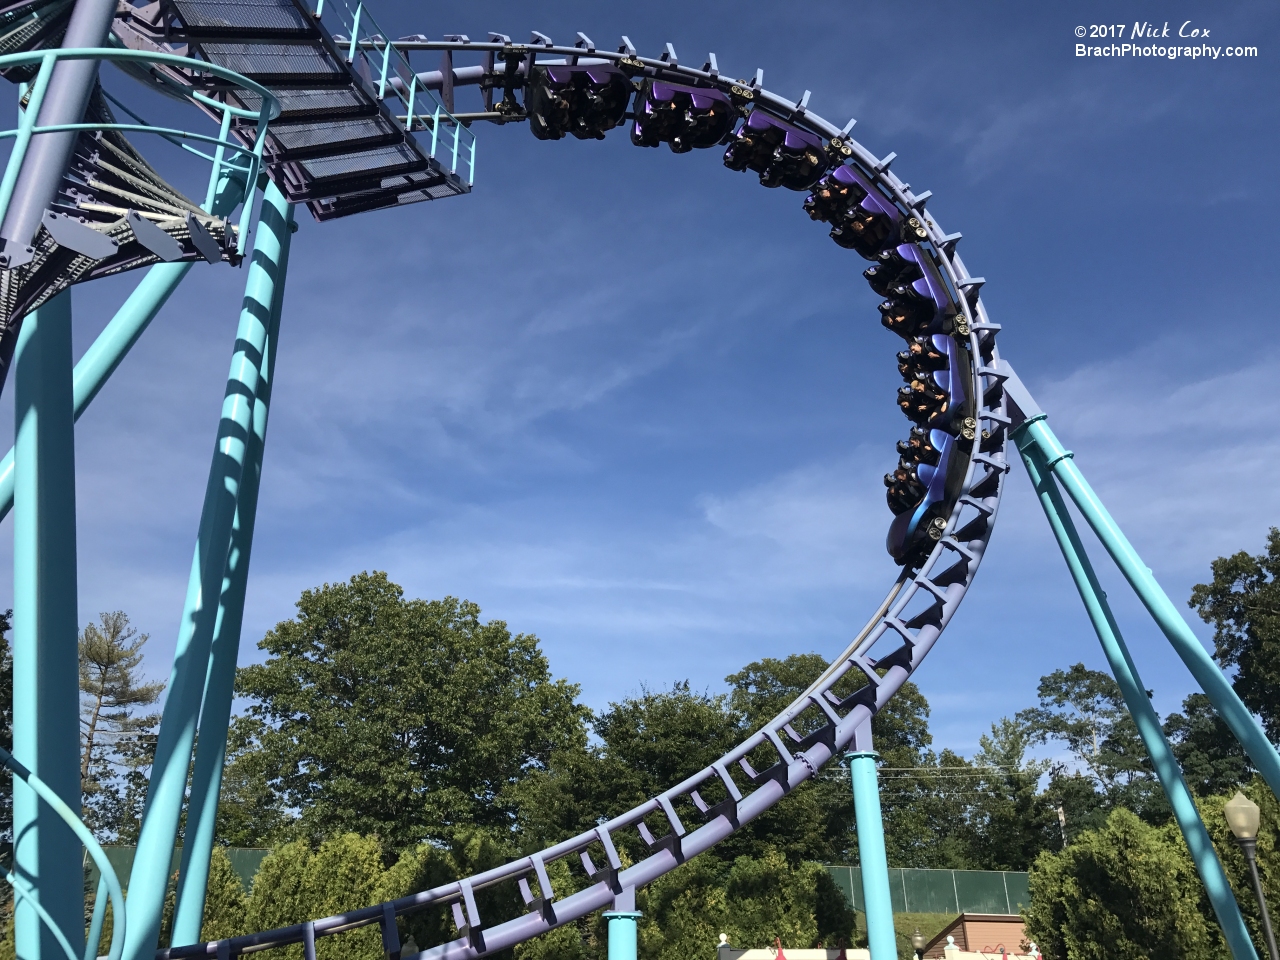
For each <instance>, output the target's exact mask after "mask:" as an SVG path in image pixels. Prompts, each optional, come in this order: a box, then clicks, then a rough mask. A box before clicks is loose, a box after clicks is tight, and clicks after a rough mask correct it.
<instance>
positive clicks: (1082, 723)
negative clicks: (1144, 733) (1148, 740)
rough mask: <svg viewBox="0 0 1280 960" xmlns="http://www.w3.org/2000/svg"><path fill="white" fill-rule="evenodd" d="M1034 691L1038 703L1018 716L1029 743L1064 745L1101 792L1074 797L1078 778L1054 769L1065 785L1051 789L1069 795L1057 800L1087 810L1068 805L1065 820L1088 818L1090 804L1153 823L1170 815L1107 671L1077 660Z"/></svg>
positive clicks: (1135, 730)
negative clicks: (1132, 812) (1122, 809)
mask: <svg viewBox="0 0 1280 960" xmlns="http://www.w3.org/2000/svg"><path fill="white" fill-rule="evenodd" d="M1038 693H1039V698H1040V705H1039V706H1038V707H1032V708H1030V709H1028V710H1023V711H1020V712H1019V713H1018V715H1017V718H1016V719H1017V720H1018V721H1019V722H1020V723H1022V724H1024V725H1025V726H1026V729H1027V732H1028V735H1029V742H1031V743H1045V742H1048V741H1051V740H1052V741H1057V742H1060V743H1062V744H1064V745H1065V746H1066V747H1067V749H1068V750H1070V751H1071V753H1072V754H1073V755H1074V757H1075V760H1076V763H1077V765H1078V769H1077V771H1075V772H1076V773H1082V774H1083V775H1085V776H1087V777H1088V778H1089V779H1090V780H1092V782H1093V785H1094V790H1095V791H1096V792H1098V793H1101V794H1102V796H1101V797H1100V798H1090V797H1086V796H1079V797H1077V796H1076V794H1078V793H1080V792H1081V791H1080V790H1079V787H1080V786H1081V784H1080V783H1079V781H1078V780H1072V779H1070V777H1071V774H1070V773H1068V771H1066V770H1065V769H1058V770H1055V777H1054V779H1055V780H1063V781H1064V783H1062V784H1059V785H1058V786H1057V788H1056V789H1055V790H1054V791H1053V792H1056V793H1059V794H1062V795H1064V796H1067V797H1068V799H1067V801H1066V802H1063V801H1060V802H1063V806H1064V808H1065V807H1068V805H1069V803H1070V801H1071V800H1075V799H1078V800H1079V801H1081V803H1080V804H1079V805H1080V806H1081V807H1084V808H1086V809H1078V810H1070V809H1068V811H1067V812H1068V816H1069V818H1070V817H1071V816H1072V814H1073V813H1074V814H1076V817H1075V819H1076V820H1077V821H1078V820H1080V819H1083V817H1082V816H1081V815H1085V816H1087V813H1086V810H1087V809H1088V808H1092V809H1093V810H1095V811H1096V810H1109V809H1111V808H1113V807H1117V806H1123V807H1128V808H1129V809H1131V810H1135V811H1138V812H1139V813H1141V814H1142V815H1143V816H1144V817H1145V818H1146V819H1148V820H1150V821H1152V822H1163V821H1165V820H1167V819H1168V816H1169V808H1168V804H1167V802H1166V801H1165V800H1164V795H1163V794H1162V793H1161V792H1160V789H1159V784H1158V783H1157V782H1156V780H1155V777H1154V775H1153V771H1152V768H1151V763H1150V760H1149V759H1148V757H1147V751H1146V747H1145V746H1144V745H1143V743H1142V738H1141V736H1140V735H1139V734H1138V727H1137V724H1135V723H1134V722H1133V718H1132V717H1130V716H1129V710H1128V708H1127V707H1126V706H1125V702H1124V697H1123V695H1122V694H1121V693H1120V687H1119V685H1117V684H1116V682H1115V680H1113V679H1112V678H1111V676H1110V675H1109V674H1106V673H1103V672H1101V671H1098V670H1089V669H1087V668H1086V667H1085V665H1084V664H1083V663H1077V664H1075V665H1073V666H1071V667H1069V668H1068V669H1066V670H1055V671H1054V672H1053V673H1051V674H1048V675H1047V676H1044V677H1041V678H1040V686H1039V690H1038ZM1147 695H1148V696H1150V695H1151V692H1150V691H1148V692H1147ZM1067 787H1070V788H1073V789H1065V788H1067ZM1094 799H1097V801H1098V802H1097V803H1096V804H1094V802H1093V801H1094ZM1094 823H1095V825H1096V820H1095V821H1094Z"/></svg>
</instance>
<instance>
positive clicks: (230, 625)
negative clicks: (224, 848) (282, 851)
mask: <svg viewBox="0 0 1280 960" xmlns="http://www.w3.org/2000/svg"><path fill="white" fill-rule="evenodd" d="M286 225H287V228H288V229H286V231H285V233H284V238H283V239H284V242H283V243H282V244H281V248H280V256H279V271H280V272H279V274H278V276H277V278H276V284H275V296H274V298H273V300H272V303H271V320H270V323H269V324H268V327H267V347H266V364H265V367H266V369H265V371H264V374H263V376H262V377H261V378H259V380H258V389H257V393H256V394H255V396H254V401H253V431H252V433H250V435H249V449H248V450H247V452H246V454H245V464H244V475H243V478H242V479H241V482H240V502H239V506H238V507H237V509H236V519H235V522H234V523H233V524H232V528H231V549H230V550H229V551H228V554H227V569H226V572H225V574H224V576H223V580H222V609H221V611H220V612H219V614H218V620H217V624H216V626H215V628H214V636H213V645H212V652H211V655H210V660H209V672H208V675H207V677H206V680H205V690H204V703H203V705H202V707H201V709H200V726H199V733H200V737H199V743H198V744H197V746H196V760H195V766H194V768H193V770H192V774H191V799H190V801H189V802H188V805H187V825H186V829H185V831H184V833H183V843H182V864H181V867H180V868H179V871H178V905H177V911H176V912H175V913H174V920H173V936H172V938H171V940H170V942H171V943H172V944H173V945H174V946H182V945H183V944H188V943H199V942H200V941H201V937H200V928H201V926H202V925H203V922H204V902H205V890H206V887H207V885H208V881H209V857H210V855H211V854H212V853H213V840H214V829H215V827H216V826H217V820H218V796H219V794H220V793H221V791H222V766H223V762H224V760H225V759H226V752H227V726H228V724H229V722H230V720H231V701H232V699H233V698H234V694H235V681H236V660H237V659H238V658H239V654H240V627H241V624H242V622H243V620H244V598H245V590H246V586H247V583H248V577H249V554H250V551H251V549H252V547H253V527H254V520H255V518H256V516H257V510H258V489H259V486H260V484H261V481H262V453H263V449H264V447H265V444H266V441H267V415H268V413H269V412H270V406H271V386H272V384H273V383H274V382H275V369H276V357H277V355H278V351H279V342H280V311H281V309H282V308H283V306H284V291H285V279H286V276H287V274H288V268H289V246H290V242H291V238H292V236H293V229H294V223H293V207H292V206H290V207H289V208H288V212H287V214H286Z"/></svg>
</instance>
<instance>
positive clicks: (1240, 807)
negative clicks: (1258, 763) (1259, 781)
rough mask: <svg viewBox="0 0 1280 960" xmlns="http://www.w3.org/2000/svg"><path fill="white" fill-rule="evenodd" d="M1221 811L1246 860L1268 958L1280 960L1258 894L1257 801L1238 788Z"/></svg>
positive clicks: (1279, 954) (1263, 904)
mask: <svg viewBox="0 0 1280 960" xmlns="http://www.w3.org/2000/svg"><path fill="white" fill-rule="evenodd" d="M1222 812H1223V814H1224V815H1225V816H1226V818H1227V825H1228V826H1229V827H1231V832H1232V833H1234V834H1235V836H1236V843H1238V844H1239V845H1240V850H1241V852H1243V853H1244V858H1245V860H1247V861H1248V862H1249V876H1250V877H1252V878H1253V892H1254V894H1256V895H1257V897H1258V910H1259V912H1260V913H1261V915H1262V934H1263V936H1264V937H1266V938H1267V952H1268V953H1269V954H1271V960H1280V952H1277V950H1276V937H1275V934H1274V933H1272V932H1271V916H1270V915H1269V914H1268V913H1267V900H1266V898H1265V897H1264V896H1263V895H1262V880H1261V879H1259V877H1258V858H1257V850H1258V821H1259V819H1260V817H1259V811H1258V805H1257V804H1256V803H1254V802H1253V801H1252V800H1250V799H1249V798H1248V797H1246V796H1245V795H1244V794H1243V793H1241V792H1240V791H1239V790H1237V791H1236V795H1235V796H1234V797H1232V798H1231V799H1230V800H1228V801H1227V805H1226V807H1225V808H1224V809H1223V811H1222Z"/></svg>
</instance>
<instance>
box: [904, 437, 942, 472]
mask: <svg viewBox="0 0 1280 960" xmlns="http://www.w3.org/2000/svg"><path fill="white" fill-rule="evenodd" d="M931 432H932V431H929V430H926V429H924V428H923V427H912V428H911V435H910V436H909V437H907V439H906V440H899V441H898V456H900V457H901V458H902V459H903V460H906V461H907V462H908V463H924V464H928V465H929V466H931V467H936V466H937V465H938V458H939V457H940V456H941V453H940V451H939V450H938V448H937V447H936V446H934V444H933V440H932V438H931V436H930V434H931ZM941 439H942V442H944V443H945V442H949V440H950V438H949V437H946V435H945V434H943V438H941Z"/></svg>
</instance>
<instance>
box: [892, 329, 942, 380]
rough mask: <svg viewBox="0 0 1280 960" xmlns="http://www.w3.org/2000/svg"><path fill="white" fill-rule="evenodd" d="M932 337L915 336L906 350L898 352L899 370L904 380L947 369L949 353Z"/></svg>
mask: <svg viewBox="0 0 1280 960" xmlns="http://www.w3.org/2000/svg"><path fill="white" fill-rule="evenodd" d="M944 350H945V348H944V349H943V350H940V349H938V347H937V345H936V344H935V343H934V342H933V338H930V337H913V338H912V339H911V342H910V343H909V344H908V345H907V349H906V350H901V351H899V353H898V372H899V373H900V374H902V379H904V380H908V381H910V380H915V379H918V378H919V377H920V376H921V374H922V373H923V372H932V371H934V370H945V369H946V368H947V355H946V353H945V352H944Z"/></svg>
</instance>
